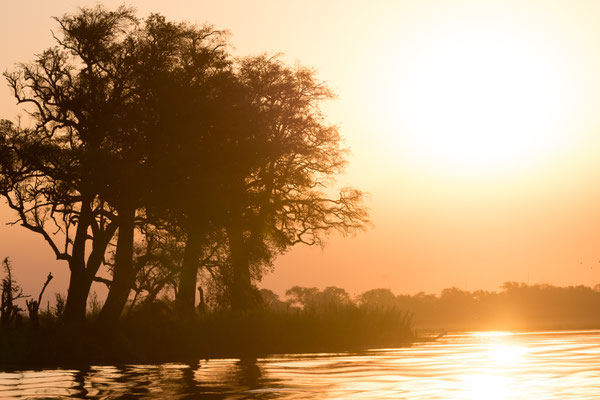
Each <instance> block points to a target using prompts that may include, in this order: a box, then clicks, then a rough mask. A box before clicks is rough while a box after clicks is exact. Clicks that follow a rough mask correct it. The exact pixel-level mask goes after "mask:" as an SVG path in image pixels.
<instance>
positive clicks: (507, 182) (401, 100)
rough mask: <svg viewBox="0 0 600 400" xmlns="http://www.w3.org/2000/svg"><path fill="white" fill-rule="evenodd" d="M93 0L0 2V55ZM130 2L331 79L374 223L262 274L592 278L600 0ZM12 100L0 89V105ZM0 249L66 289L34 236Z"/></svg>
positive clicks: (277, 284)
mask: <svg viewBox="0 0 600 400" xmlns="http://www.w3.org/2000/svg"><path fill="white" fill-rule="evenodd" d="M92 4H95V2H92V1H78V2H75V1H71V0H70V1H62V0H61V1H52V2H38V1H20V2H11V5H6V4H3V5H2V6H0V49H2V52H0V68H1V69H2V70H6V69H9V70H10V69H11V68H12V66H13V65H14V63H15V62H19V61H28V60H31V59H32V57H33V54H34V53H36V52H39V51H41V50H42V49H44V48H45V47H47V46H49V45H51V44H52V38H51V33H50V30H51V29H53V28H55V25H54V24H53V21H52V20H51V19H50V17H51V16H54V15H61V14H62V13H64V12H68V11H72V10H74V6H77V5H92ZM104 4H106V5H108V6H111V7H112V6H116V5H118V4H121V2H120V1H105V2H104ZM127 4H128V5H133V6H135V7H136V8H137V9H138V10H139V15H140V16H143V15H147V14H148V13H149V12H159V13H162V14H165V15H166V16H167V17H169V18H173V19H177V20H189V21H191V22H197V23H203V22H209V23H211V24H214V25H215V26H216V27H218V28H226V29H229V30H230V31H231V33H232V42H233V44H234V45H235V47H236V50H235V51H236V53H237V54H239V55H245V54H254V53H260V52H271V53H274V52H283V53H285V59H286V60H288V61H289V62H295V61H299V62H300V63H302V64H305V65H309V66H312V67H314V68H316V70H317V71H318V73H319V77H320V78H321V79H323V80H325V81H327V82H328V83H329V85H330V86H331V87H332V88H333V89H334V90H335V91H336V92H337V94H338V99H337V100H335V101H334V102H332V103H330V104H328V105H327V106H326V107H325V109H326V111H327V113H328V116H329V119H330V121H332V122H334V123H337V124H339V125H340V129H341V131H342V133H343V134H344V136H345V137H346V138H347V143H348V145H349V146H350V147H351V149H352V154H351V156H350V159H349V161H350V164H349V167H348V170H347V173H346V174H345V175H344V176H342V177H340V179H339V180H338V183H339V184H340V185H353V186H356V187H358V188H361V189H364V190H366V191H368V192H370V194H371V195H370V200H369V206H370V207H371V210H372V219H373V223H374V228H373V229H371V230H370V231H368V232H365V233H360V234H359V235H358V236H357V237H355V238H340V237H337V236H334V237H332V238H331V239H330V241H329V244H328V246H327V247H326V248H325V249H324V250H321V249H313V248H295V249H293V250H291V251H290V252H289V253H288V254H287V255H285V256H282V257H280V258H279V259H278V260H277V261H276V272H275V273H273V274H271V275H269V276H267V277H266V278H265V280H264V282H263V284H262V285H263V286H265V287H268V288H271V289H274V290H275V291H277V292H279V293H283V291H284V290H285V289H287V288H289V287H290V286H292V285H295V284H299V285H303V286H319V287H324V286H329V285H335V286H341V287H344V288H346V289H347V290H349V291H350V292H352V293H358V292H360V291H364V290H367V289H370V288H375V287H387V288H390V289H392V290H393V291H395V292H396V293H416V292H419V291H425V292H438V291H439V290H440V289H442V288H445V287H450V286H457V287H459V288H463V289H469V290H474V289H479V288H482V289H488V290H492V289H497V288H498V287H499V286H500V285H501V284H502V283H503V282H505V281H509V280H515V281H523V282H529V283H550V284H555V285H576V284H586V285H595V284H596V283H599V282H600V248H599V246H598V243H600V189H599V188H600V157H599V156H600V129H599V128H600V124H599V122H600V120H599V117H598V113H597V112H596V110H597V109H599V107H600V79H599V77H600V73H599V72H598V71H600V27H599V26H598V24H597V21H598V19H599V18H600V3H597V2H594V1H578V2H576V3H575V2H568V1H563V2H558V1H556V2H551V1H524V0H523V1H515V2H507V1H502V2H491V1H490V2H485V1H445V2H442V1H419V0H414V1H389V2H383V1H381V2H377V4H376V5H368V6H367V5H366V3H365V2H358V1H356V2H351V1H328V2H319V1H303V2H291V1H289V2H287V1H254V2H246V1H219V2H215V1H212V2H207V1H173V0H172V1H169V2H164V1H130V2H127ZM17 113H18V108H17V107H16V106H15V105H14V101H13V99H12V97H11V94H10V92H9V90H8V89H7V88H5V89H2V90H0V117H3V118H9V119H12V118H14V117H15V116H16V115H17ZM11 218H12V214H11V213H10V212H9V211H8V210H6V208H5V207H4V208H2V209H1V210H0V219H1V220H2V221H8V220H10V219H11ZM5 255H8V256H10V257H11V258H12V259H13V263H14V265H15V269H16V271H15V272H16V276H17V279H19V280H20V281H21V283H22V284H23V286H24V288H25V290H26V291H28V292H37V291H38V290H39V288H38V286H41V283H42V282H43V280H44V277H45V275H46V273H47V272H48V270H52V272H53V273H54V275H55V276H56V277H57V279H56V280H55V281H54V282H53V283H52V285H53V286H54V290H56V291H65V290H66V280H67V266H66V264H62V263H57V262H55V261H53V260H52V254H51V252H50V251H49V249H48V247H47V246H46V245H45V243H43V241H42V239H41V238H40V237H38V236H37V235H35V234H32V233H28V232H26V231H25V230H24V229H23V228H20V227H5V226H0V256H5ZM51 289H52V288H51Z"/></svg>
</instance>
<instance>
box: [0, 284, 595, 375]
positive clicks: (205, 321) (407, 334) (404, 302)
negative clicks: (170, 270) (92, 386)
mask: <svg viewBox="0 0 600 400" xmlns="http://www.w3.org/2000/svg"><path fill="white" fill-rule="evenodd" d="M599 289H600V286H597V287H595V288H590V287H586V286H576V287H573V286H571V287H555V286H551V285H527V284H524V283H516V282H507V283H505V284H504V285H503V286H502V290H501V291H498V292H488V291H482V290H478V291H474V292H469V291H462V290H460V289H457V288H449V289H445V290H443V291H442V292H441V293H440V295H426V294H424V293H418V294H416V295H412V296H411V295H394V294H393V293H392V292H391V290H389V289H373V290H369V291H366V292H364V293H362V294H361V295H359V296H356V297H354V298H353V297H352V296H350V295H349V294H348V293H347V292H346V291H345V290H344V289H341V288H337V287H328V288H325V289H323V290H319V289H318V288H308V287H299V286H294V287H293V288H291V289H289V290H288V291H287V292H286V299H285V300H281V299H280V298H279V296H277V295H276V294H275V293H274V292H272V291H270V290H268V289H261V290H260V291H258V293H257V294H258V295H259V298H260V300H259V301H258V304H259V306H257V307H256V308H254V309H252V310H246V311H244V312H232V311H231V310H228V309H225V308H222V307H220V306H219V305H218V303H216V302H215V301H213V300H211V297H210V296H207V299H208V300H209V301H207V302H206V303H201V304H199V305H198V307H197V309H196V312H195V313H194V315H193V316H191V317H190V318H187V319H185V320H182V319H181V318H179V317H178V315H177V313H175V312H174V309H175V307H176V305H175V303H174V301H173V300H171V299H168V298H162V299H158V300H154V301H152V302H142V303H140V304H137V305H133V307H132V308H131V309H129V308H128V309H127V310H126V312H125V313H124V315H123V317H122V318H121V320H120V322H119V324H118V325H117V326H114V327H112V328H111V329H110V330H107V329H105V328H104V327H102V326H101V325H99V324H98V323H97V317H98V313H99V310H100V309H101V304H100V303H99V301H98V300H97V298H96V297H95V296H92V298H91V300H90V307H89V309H90V313H89V314H88V318H87V321H88V322H86V323H84V324H81V325H77V326H73V325H70V324H65V323H63V321H62V320H61V312H62V311H61V310H62V307H63V305H62V302H63V301H64V300H62V296H60V295H59V296H57V299H58V301H57V302H56V305H55V306H54V307H49V306H48V308H47V309H46V310H44V311H42V312H40V314H39V323H38V324H37V325H36V324H34V323H33V322H32V320H31V319H30V318H29V317H27V316H26V315H24V313H18V315H19V317H18V318H13V319H12V321H11V323H10V325H8V326H3V327H2V328H0V366H1V367H2V368H3V369H22V368H42V367H57V366H58V367H69V366H80V365H92V364H98V365H106V364H156V363H164V362H193V361H194V360H196V361H197V360H198V359H208V358H239V359H254V358H259V357H264V356H268V355H272V354H291V353H321V352H323V353H331V352H348V351H350V352H352V351H361V350H365V349H372V348H393V347H404V346H411V345H413V344H415V343H418V342H422V341H430V340H436V339H438V338H440V337H442V336H443V335H444V334H446V333H448V332H458V331H490V330H498V331H536V330H537V331H539V330H561V329H594V328H596V329H597V328H600V316H599V315H597V314H598V313H597V312H595V311H596V310H598V309H600V290H599ZM130 305H131V302H130Z"/></svg>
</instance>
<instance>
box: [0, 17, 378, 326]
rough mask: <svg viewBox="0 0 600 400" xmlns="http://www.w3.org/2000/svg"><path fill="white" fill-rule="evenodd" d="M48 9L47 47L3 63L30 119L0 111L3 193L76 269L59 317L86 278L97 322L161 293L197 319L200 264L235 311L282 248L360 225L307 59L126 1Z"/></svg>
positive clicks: (359, 204)
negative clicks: (339, 182)
mask: <svg viewBox="0 0 600 400" xmlns="http://www.w3.org/2000/svg"><path fill="white" fill-rule="evenodd" d="M56 22H57V23H58V27H59V29H58V31H57V32H56V33H55V34H54V36H55V39H56V44H55V45H54V46H53V47H51V48H48V49H46V50H45V51H43V52H42V53H41V54H39V55H37V57H36V59H35V60H34V61H33V62H32V63H24V64H19V65H18V66H17V67H16V68H15V70H14V71H11V72H6V73H5V74H4V76H5V77H6V79H7V80H8V84H9V87H10V88H11V90H12V92H13V94H14V97H15V99H16V100H17V102H18V103H19V104H21V105H23V106H26V109H27V110H28V113H29V117H28V118H27V119H25V120H24V121H17V122H11V121H7V120H2V121H1V122H0V194H1V195H2V196H3V198H4V199H5V200H6V202H7V204H8V206H9V207H10V208H11V209H12V210H13V211H14V212H15V214H16V218H17V221H16V223H18V224H20V225H22V226H24V227H25V228H27V229H29V230H30V231H32V232H35V233H37V234H39V235H40V236H41V237H42V238H43V239H44V240H45V242H46V243H47V245H48V246H50V248H51V249H52V251H53V252H54V255H55V257H56V259H58V260H63V261H65V262H66V264H67V265H68V267H69V270H70V281H69V287H68V293H67V297H66V303H65V305H64V310H63V311H62V312H61V315H62V319H63V321H65V322H70V323H73V322H75V323H76V322H82V321H84V320H85V318H86V304H87V301H88V296H89V293H90V288H91V285H92V283H93V282H102V283H104V284H106V285H107V287H108V296H107V298H106V301H105V302H104V304H103V306H102V308H101V310H100V311H99V315H98V320H99V322H100V323H101V324H105V325H112V324H114V323H115V322H117V321H118V319H119V317H120V316H121V315H122V313H123V310H124V308H125V307H126V304H127V303H128V301H131V302H133V304H134V305H135V304H140V303H152V302H153V301H154V300H156V299H157V298H158V296H161V295H163V294H164V293H165V292H169V293H172V294H173V296H174V298H175V305H176V311H177V315H179V316H180V317H185V316H190V315H192V314H193V313H194V312H195V304H196V297H197V291H198V290H197V288H198V276H199V274H200V275H202V276H204V279H205V281H207V282H208V283H207V284H208V285H210V286H211V287H213V288H218V290H213V292H219V293H220V294H221V295H220V297H219V301H220V303H221V305H222V306H223V307H226V308H228V309H232V310H236V311H243V310H245V309H248V308H252V307H254V306H255V305H256V304H257V302H258V301H259V299H260V295H259V293H258V290H257V289H256V287H255V283H256V282H257V281H259V280H260V279H261V277H262V275H263V274H264V272H265V271H267V270H269V269H270V268H272V265H273V261H274V259H275V258H276V257H277V256H278V255H279V254H282V253H284V252H285V251H287V250H288V249H289V248H290V247H292V246H294V245H296V244H307V245H322V244H323V240H324V238H325V236H326V235H327V234H328V233H330V232H332V231H338V232H341V233H343V234H347V233H351V232H354V231H356V230H358V229H362V228H363V227H364V226H365V225H366V224H367V223H368V220H367V212H366V210H365V207H364V205H363V198H364V195H363V193H362V192H361V191H359V190H356V189H353V188H344V189H342V190H340V191H339V192H337V194H332V190H331V189H330V188H329V187H328V186H329V184H330V183H331V182H332V177H333V176H335V175H336V174H338V173H340V172H341V171H342V169H343V167H344V166H345V163H346V162H345V154H346V149H345V148H344V147H343V144H342V139H341V137H340V135H339V133H338V129H337V127H336V126H333V125H330V124H328V123H327V122H326V121H325V119H324V115H323V114H322V112H321V110H320V104H321V102H322V101H324V100H327V99H330V98H332V96H333V95H332V93H331V91H330V90H329V89H328V88H327V86H326V85H325V84H324V83H323V82H321V81H319V80H318V79H317V78H316V77H315V72H314V71H313V70H311V69H308V68H305V67H302V66H288V65H286V64H285V63H283V62H282V61H281V60H280V59H279V58H278V57H277V56H268V55H261V56H255V57H244V58H235V57H233V55H232V54H231V51H230V46H229V43H228V37H227V33H226V32H224V31H219V30H215V29H214V28H213V27H211V26H203V27H198V26H194V25H191V24H188V23H180V22H173V21H169V20H167V19H166V18H165V17H163V16H160V15H157V14H152V15H150V16H149V17H148V18H146V19H144V20H140V19H139V18H137V17H136V16H135V14H134V12H133V11H132V10H131V9H128V8H125V7H120V8H118V9H116V10H108V9H105V8H103V7H101V6H97V7H95V8H83V9H80V10H79V11H77V12H76V13H74V14H66V15H63V16H62V17H59V18H56ZM104 267H106V268H107V269H108V275H106V274H103V273H102V271H103V268H104ZM132 293H133V297H132ZM199 294H200V297H203V292H202V290H200V293H199Z"/></svg>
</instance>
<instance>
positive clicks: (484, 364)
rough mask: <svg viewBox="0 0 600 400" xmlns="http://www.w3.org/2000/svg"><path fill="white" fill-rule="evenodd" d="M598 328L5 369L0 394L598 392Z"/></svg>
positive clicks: (495, 395) (354, 397)
mask: <svg viewBox="0 0 600 400" xmlns="http://www.w3.org/2000/svg"><path fill="white" fill-rule="evenodd" d="M599 354H600V331H578V332H536V333H510V332H502V333H500V332H481V333H469V334H456V335H447V336H445V337H444V338H442V339H440V340H437V341H435V342H428V343H421V344H416V345H414V346H412V347H407V348H398V349H385V350H381V349H380V350H372V351H367V352H359V353H339V354H325V353H321V354H285V355H283V354H282V355H278V356H272V357H266V358H262V359H248V360H245V361H238V360H231V359H228V360H225V359H223V360H200V361H197V362H194V363H190V364H162V365H123V366H104V367H99V366H91V367H86V368H82V369H80V370H44V371H16V372H10V373H8V372H6V373H1V372H0V398H2V399H10V400H13V399H14V400H16V399H22V398H66V397H68V398H80V399H106V398H131V399H138V398H140V399H163V398H181V399H183V398H205V397H206V398H211V399H214V400H231V399H238V400H241V399H256V400H272V399H284V400H305V399H306V400H308V399H323V400H358V399H361V400H362V399H382V400H384V399H408V400H411V399H419V400H423V399H444V400H446V399H454V400H458V399H461V400H463V399H467V400H468V399H470V400H483V399H485V400H509V399H510V400H530V399H536V400H537V399H573V398H577V399H580V398H585V399H594V398H598V393H600V357H599Z"/></svg>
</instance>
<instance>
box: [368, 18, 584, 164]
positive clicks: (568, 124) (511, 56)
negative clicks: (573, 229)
mask: <svg viewBox="0 0 600 400" xmlns="http://www.w3.org/2000/svg"><path fill="white" fill-rule="evenodd" d="M437 22H438V23H436V24H431V25H430V26H425V27H423V28H422V29H421V30H420V33H416V34H414V35H412V36H411V37H410V38H408V39H407V38H403V39H402V40H399V42H398V43H397V44H396V51H395V52H394V53H393V56H392V58H391V60H390V59H388V60H387V63H386V68H385V71H386V72H385V73H383V74H382V76H381V78H380V85H381V86H380V87H382V88H383V89H382V90H381V93H380V96H381V97H380V98H381V102H382V103H381V104H380V105H379V107H378V108H379V111H378V112H379V117H380V118H383V119H384V120H385V121H386V122H385V123H384V125H386V126H387V130H388V140H389V141H391V142H392V143H394V146H393V148H394V149H395V150H396V151H397V152H398V153H399V154H400V156H401V157H403V158H404V159H409V160H410V161H411V162H412V163H413V164H415V165H420V166H422V167H426V168H429V169H430V170H435V171H438V172H440V171H441V172H452V173H457V172H458V173H468V174H478V173H490V172H498V171H509V170H522V169H523V168H529V167H531V166H535V165H538V164H539V163H541V162H544V161H547V160H550V159H552V157H555V156H556V155H557V154H559V153H561V152H563V151H564V150H565V147H566V146H567V144H568V142H569V141H570V140H571V139H572V138H573V133H574V132H573V131H574V130H576V129H578V128H577V127H576V125H577V110H578V107H579V103H580V100H581V93H580V92H579V88H580V86H581V83H580V74H579V73H578V71H577V69H576V66H574V61H573V57H572V56H571V55H570V54H569V51H568V48H566V47H565V46H563V45H562V44H561V41H560V40H561V39H560V36H556V37H553V36H552V35H551V34H550V33H549V32H547V31H544V30H543V29H540V27H539V26H536V25H535V22H531V21H529V22H528V23H519V21H516V20H514V19H513V17H512V16H510V15H506V16H504V17H503V16H499V17H497V18H494V19H485V18H484V19H482V18H481V17H480V16H477V15H475V16H474V15H470V16H468V17H462V16H456V17H449V18H447V19H442V20H440V21H437Z"/></svg>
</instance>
